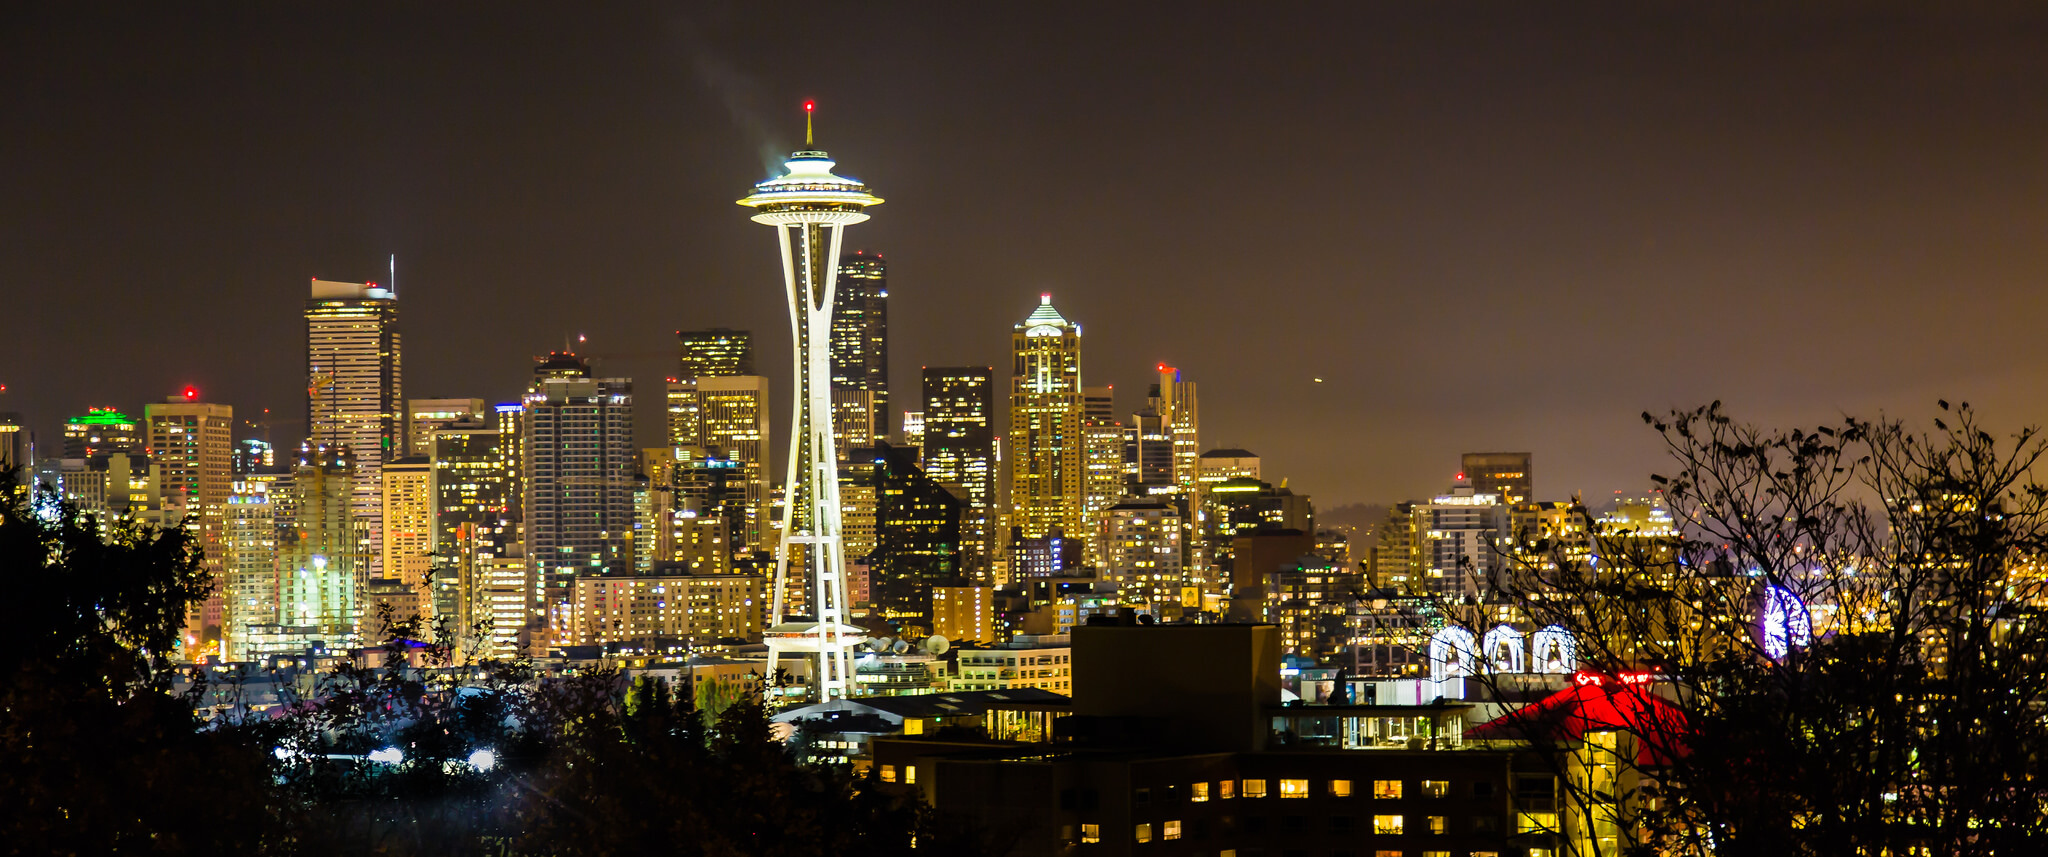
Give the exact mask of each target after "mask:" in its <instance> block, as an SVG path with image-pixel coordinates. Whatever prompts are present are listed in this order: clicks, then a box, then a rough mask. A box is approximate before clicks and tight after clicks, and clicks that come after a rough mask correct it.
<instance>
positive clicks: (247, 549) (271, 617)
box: [221, 473, 293, 661]
mask: <svg viewBox="0 0 2048 857" xmlns="http://www.w3.org/2000/svg"><path fill="white" fill-rule="evenodd" d="M292 490H293V488H292V477H291V474H289V473H282V474H280V473H263V474H249V475H247V476H245V477H243V478H242V479H240V480H237V481H236V482H235V483H234V488H233V491H232V493H230V494H229V495H228V508H227V516H226V524H225V526H226V530H227V534H226V539H225V541H226V544H227V563H226V566H227V576H226V580H224V581H223V587H222V588H223V591H222V596H221V638H222V642H223V643H224V644H225V645H224V649H225V652H226V655H227V658H228V659H229V660H236V661H239V660H246V659H248V658H249V657H250V656H251V655H252V654H254V653H253V652H251V651H250V650H249V641H250V638H251V636H252V635H253V632H254V630H255V627H256V626H258V625H275V624H277V621H278V616H279V608H280V604H281V601H280V597H279V593H280V588H281V587H282V585H283V582H284V581H283V578H282V576H281V575H280V574H279V564H278V563H279V560H280V559H282V554H281V553H280V551H279V548H280V546H281V545H283V544H284V541H283V540H284V538H285V537H286V536H288V535H290V533H291V522H292V518H291V514H290V510H291V505H292V504H291V503H290V501H289V500H288V499H287V496H288V495H289V494H290V493H291V491H292Z"/></svg>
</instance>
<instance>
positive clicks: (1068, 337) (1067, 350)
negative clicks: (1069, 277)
mask: <svg viewBox="0 0 2048 857" xmlns="http://www.w3.org/2000/svg"><path fill="white" fill-rule="evenodd" d="M1010 351H1011V355H1012V358H1013V360H1012V370H1011V377H1010V431H1009V433H1008V435H1007V437H1008V442H1009V445H1010V450H1009V452H1010V509H1011V512H1010V526H1011V527H1012V528H1014V529H1017V530H1019V531H1020V532H1022V533H1023V535H1024V536H1025V537H1027V538H1038V537H1042V536H1045V535H1046V534H1048V533H1050V532H1052V531H1053V530H1054V529H1059V530H1061V531H1063V532H1066V533H1069V534H1079V533H1085V532H1087V528H1086V518H1087V514H1086V513H1087V507H1086V500H1087V498H1086V495H1085V493H1084V491H1085V489H1086V468H1085V464H1084V454H1083V453H1084V449H1083V447H1084V444H1083V439H1082V436H1081V418H1082V412H1083V403H1082V397H1081V326H1080V325H1078V324H1075V323H1073V322H1070V321H1067V320H1066V318H1064V317H1062V316H1061V315H1060V313H1059V310H1056V309H1054V308H1053V306H1052V295H1042V296H1040V298H1039V303H1038V307H1037V308H1036V309H1034V310H1032V312H1031V315H1030V317H1028V318H1026V319H1025V320H1024V321H1023V322H1021V323H1019V324H1018V325H1017V326H1016V328H1015V330H1014V332H1013V333H1012V334H1011V336H1010ZM926 419H930V417H929V416H927V417H926Z"/></svg>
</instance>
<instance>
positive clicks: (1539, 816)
mask: <svg viewBox="0 0 2048 857" xmlns="http://www.w3.org/2000/svg"><path fill="white" fill-rule="evenodd" d="M1515 832H1516V833H1556V832H1557V813H1554V812H1518V813H1515Z"/></svg>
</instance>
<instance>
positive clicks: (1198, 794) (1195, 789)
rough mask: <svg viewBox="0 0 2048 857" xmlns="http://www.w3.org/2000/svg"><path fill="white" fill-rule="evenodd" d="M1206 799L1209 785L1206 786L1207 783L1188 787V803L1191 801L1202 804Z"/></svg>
mask: <svg viewBox="0 0 2048 857" xmlns="http://www.w3.org/2000/svg"><path fill="white" fill-rule="evenodd" d="M1208 799H1209V784H1208V783H1196V784H1194V785H1192V786H1189V787H1188V800H1189V801H1191V802H1193V803H1202V802H1205V801H1207V800H1208Z"/></svg>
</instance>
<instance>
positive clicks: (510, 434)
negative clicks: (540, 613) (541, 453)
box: [431, 405, 535, 650]
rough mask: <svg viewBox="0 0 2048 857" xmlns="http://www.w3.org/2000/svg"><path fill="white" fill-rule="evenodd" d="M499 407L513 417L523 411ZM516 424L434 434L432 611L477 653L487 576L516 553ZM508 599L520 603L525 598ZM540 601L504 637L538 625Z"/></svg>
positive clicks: (480, 423) (478, 424)
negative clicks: (535, 612) (472, 636)
mask: <svg viewBox="0 0 2048 857" xmlns="http://www.w3.org/2000/svg"><path fill="white" fill-rule="evenodd" d="M498 407H499V408H500V409H509V410H511V411H512V415H513V416H517V413H518V409H519V406H517V405H499V406H498ZM493 416H494V417H495V416H496V415H493ZM509 422H510V423H512V424H511V425H503V424H501V421H500V420H498V419H491V420H464V421H461V422H457V423H454V424H452V425H447V426H443V427H441V428H438V429H436V430H435V431H434V434H433V442H434V454H433V458H432V462H433V471H434V477H433V502H434V526H433V534H434V535H433V545H432V547H431V553H432V556H433V558H434V569H435V586H434V600H433V610H434V615H435V616H436V617H445V618H447V619H448V621H449V623H450V626H451V627H452V628H453V629H456V630H458V631H461V632H462V633H463V640H462V642H463V643H464V645H465V647H466V648H469V649H470V650H474V649H476V648H482V647H480V646H477V645H476V643H475V642H474V641H471V640H469V639H468V638H467V637H468V631H469V629H470V628H471V627H473V626H474V625H475V624H476V623H477V622H478V621H479V620H481V619H483V618H485V617H488V616H490V615H491V612H490V609H489V606H488V604H487V599H486V597H485V582H486V581H485V576H486V574H487V572H488V571H489V570H490V568H491V567H492V563H493V561H495V560H498V559H501V558H504V557H509V556H513V555H514V554H516V553H517V546H518V541H519V536H518V520H519V518H518V515H519V509H520V497H519V492H520V484H521V481H520V479H519V468H520V461H519V455H518V449H519V431H520V429H519V426H518V422H517V420H511V421H509ZM504 595H505V596H506V597H508V598H512V599H515V600H516V599H517V598H518V593H504ZM534 598H535V594H534V593H531V592H529V593H526V595H525V599H526V602H527V609H528V613H527V615H524V616H517V615H515V616H514V617H513V618H512V619H510V620H509V621H511V622H512V623H513V627H509V628H506V629H504V630H505V631H507V632H509V633H511V634H513V635H517V634H518V633H519V632H520V631H521V630H523V629H525V627H526V626H527V625H528V624H529V623H530V622H531V621H532V619H533V618H534V617H533V616H532V615H531V611H532V609H533V606H534ZM515 614H516V611H515Z"/></svg>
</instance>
